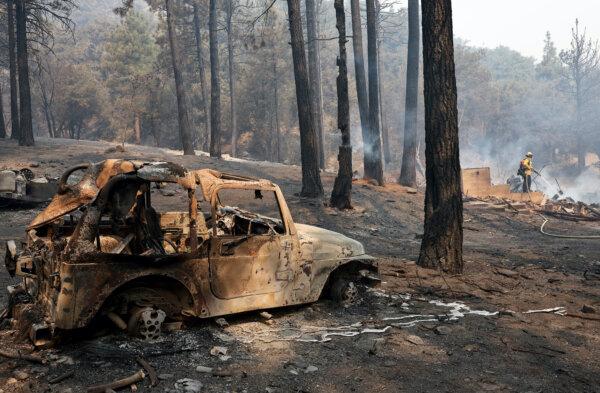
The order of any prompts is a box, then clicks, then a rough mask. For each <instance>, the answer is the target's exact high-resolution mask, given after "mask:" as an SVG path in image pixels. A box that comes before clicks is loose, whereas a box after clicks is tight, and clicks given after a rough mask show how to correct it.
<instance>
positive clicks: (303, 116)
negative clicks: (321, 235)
mask: <svg viewBox="0 0 600 393" xmlns="http://www.w3.org/2000/svg"><path fill="white" fill-rule="evenodd" d="M287 3H288V14H289V23H290V37H291V45H292V60H293V63H294V79H295V82H296V83H295V84H296V102H297V105H298V121H299V123H300V155H301V161H302V191H301V192H300V195H301V196H304V197H308V198H316V197H319V196H322V195H323V186H322V184H321V174H320V173H319V155H318V141H317V134H316V132H315V123H314V119H313V112H312V108H311V106H312V105H311V94H310V87H309V82H308V71H307V69H306V52H305V49H304V37H303V33H302V21H301V16H300V0H287Z"/></svg>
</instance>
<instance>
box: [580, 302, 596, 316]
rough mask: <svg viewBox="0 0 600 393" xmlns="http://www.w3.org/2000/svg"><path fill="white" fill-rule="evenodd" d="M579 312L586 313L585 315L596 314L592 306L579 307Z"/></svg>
mask: <svg viewBox="0 0 600 393" xmlns="http://www.w3.org/2000/svg"><path fill="white" fill-rule="evenodd" d="M581 312H582V313H586V314H593V313H595V312H596V309H595V308H594V307H592V306H588V305H587V304H584V305H583V307H581Z"/></svg>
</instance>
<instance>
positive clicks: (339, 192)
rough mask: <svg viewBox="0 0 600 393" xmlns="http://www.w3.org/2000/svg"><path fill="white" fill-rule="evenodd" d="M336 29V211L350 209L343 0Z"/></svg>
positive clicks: (339, 2)
mask: <svg viewBox="0 0 600 393" xmlns="http://www.w3.org/2000/svg"><path fill="white" fill-rule="evenodd" d="M333 6H334V8H335V20H336V27H337V29H338V33H339V34H338V35H339V37H338V45H339V50H340V54H339V57H338V59H337V65H338V69H339V71H338V76H337V80H336V82H337V83H336V87H337V99H338V128H339V129H340V133H341V134H342V144H341V145H340V149H339V152H338V164H339V168H338V174H337V177H336V178H335V183H334V184H333V191H332V192H331V201H330V205H331V206H335V207H336V208H338V209H352V198H351V193H352V145H351V144H350V102H349V99H348V65H347V61H346V14H345V12H344V0H335V2H334V3H333Z"/></svg>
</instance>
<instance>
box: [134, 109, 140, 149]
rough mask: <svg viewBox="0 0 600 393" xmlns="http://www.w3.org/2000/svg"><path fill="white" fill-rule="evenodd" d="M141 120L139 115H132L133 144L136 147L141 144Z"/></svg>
mask: <svg viewBox="0 0 600 393" xmlns="http://www.w3.org/2000/svg"><path fill="white" fill-rule="evenodd" d="M141 122H142V120H141V118H140V114H139V113H138V112H135V113H134V114H133V131H134V134H135V143H136V145H141V144H142V123H141Z"/></svg>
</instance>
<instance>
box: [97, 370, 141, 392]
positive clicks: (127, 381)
mask: <svg viewBox="0 0 600 393" xmlns="http://www.w3.org/2000/svg"><path fill="white" fill-rule="evenodd" d="M145 376H146V375H145V374H144V371H142V370H140V371H138V372H136V373H135V374H133V375H130V376H129V377H126V378H122V379H118V380H116V381H113V382H110V383H106V384H102V385H95V386H90V387H88V388H87V393H104V392H105V391H106V390H108V389H112V390H115V389H120V388H124V387H127V386H130V385H133V384H135V383H137V382H140V381H142V380H143V379H144V377H145Z"/></svg>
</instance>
